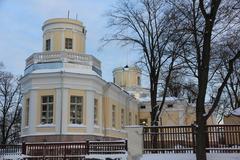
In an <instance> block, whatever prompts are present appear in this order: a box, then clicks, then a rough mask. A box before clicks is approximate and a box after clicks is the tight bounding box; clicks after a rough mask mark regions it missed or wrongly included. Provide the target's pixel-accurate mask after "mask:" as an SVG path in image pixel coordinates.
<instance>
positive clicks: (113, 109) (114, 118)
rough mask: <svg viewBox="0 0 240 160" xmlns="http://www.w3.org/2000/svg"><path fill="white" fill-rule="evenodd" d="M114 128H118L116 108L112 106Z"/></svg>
mask: <svg viewBox="0 0 240 160" xmlns="http://www.w3.org/2000/svg"><path fill="white" fill-rule="evenodd" d="M112 127H113V128H115V127H116V106H115V105H112Z"/></svg>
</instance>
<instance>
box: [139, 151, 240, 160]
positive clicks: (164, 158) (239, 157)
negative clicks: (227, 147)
mask: <svg viewBox="0 0 240 160" xmlns="http://www.w3.org/2000/svg"><path fill="white" fill-rule="evenodd" d="M140 160H196V155H195V154H181V153H178V154H144V155H143V156H142V157H141V159H140ZM207 160H240V154H237V153H211V154H207Z"/></svg>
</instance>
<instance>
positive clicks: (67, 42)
mask: <svg viewBox="0 0 240 160" xmlns="http://www.w3.org/2000/svg"><path fill="white" fill-rule="evenodd" d="M72 48H73V40H72V38H65V49H72Z"/></svg>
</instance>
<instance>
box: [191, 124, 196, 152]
mask: <svg viewBox="0 0 240 160" xmlns="http://www.w3.org/2000/svg"><path fill="white" fill-rule="evenodd" d="M191 127H192V145H193V153H196V145H195V144H196V143H195V133H196V132H195V131H196V127H195V124H192V125H191Z"/></svg>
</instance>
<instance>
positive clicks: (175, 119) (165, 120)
mask: <svg viewBox="0 0 240 160" xmlns="http://www.w3.org/2000/svg"><path fill="white" fill-rule="evenodd" d="M161 119H162V125H163V126H167V125H173V126H176V125H179V121H180V119H179V112H177V111H168V112H163V113H162V115H161Z"/></svg>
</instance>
